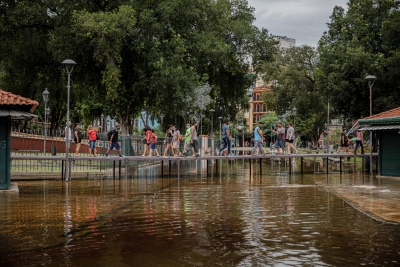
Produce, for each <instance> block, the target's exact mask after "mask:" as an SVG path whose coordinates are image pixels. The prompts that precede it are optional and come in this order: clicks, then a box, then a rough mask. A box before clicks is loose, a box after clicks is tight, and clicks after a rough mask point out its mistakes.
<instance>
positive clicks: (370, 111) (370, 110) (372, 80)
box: [365, 75, 376, 174]
mask: <svg viewBox="0 0 400 267" xmlns="http://www.w3.org/2000/svg"><path fill="white" fill-rule="evenodd" d="M365 80H368V87H369V116H372V86H374V82H375V80H376V77H375V76H373V75H368V76H367V77H365ZM369 141H370V143H371V144H370V147H369V150H370V151H369V153H370V155H369V172H370V173H371V174H372V131H371V130H370V131H369Z"/></svg>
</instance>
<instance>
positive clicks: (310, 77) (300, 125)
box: [263, 45, 327, 139]
mask: <svg viewBox="0 0 400 267" xmlns="http://www.w3.org/2000/svg"><path fill="white" fill-rule="evenodd" d="M318 62H319V56H318V53H317V51H316V49H314V48H313V47H310V46H306V45H304V46H300V47H293V48H289V49H282V50H280V51H279V53H277V54H276V55H275V57H274V59H273V61H271V62H267V63H265V64H264V65H263V69H264V71H265V74H266V77H267V79H269V80H271V81H272V82H273V86H272V89H271V91H270V92H267V93H266V94H265V95H264V102H265V103H266V106H267V108H268V109H269V110H271V109H272V110H275V111H276V112H277V114H280V115H282V118H283V119H284V120H285V121H283V122H289V120H290V121H292V122H293V121H294V120H295V121H296V123H295V126H296V133H298V134H299V133H301V134H304V135H310V136H311V137H312V139H314V138H317V129H318V127H320V128H322V126H323V125H324V123H325V122H326V110H327V108H326V105H327V101H325V100H324V99H323V95H322V94H321V90H320V88H319V84H318V80H317V73H318V71H319V70H318ZM293 107H296V108H297V116H296V118H294V117H293V115H292V113H291V110H292V109H293Z"/></svg>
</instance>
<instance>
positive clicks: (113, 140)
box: [104, 124, 124, 158]
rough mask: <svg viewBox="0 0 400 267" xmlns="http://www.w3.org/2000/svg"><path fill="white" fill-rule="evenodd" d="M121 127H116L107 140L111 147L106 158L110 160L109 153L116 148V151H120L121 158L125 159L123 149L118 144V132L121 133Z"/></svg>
mask: <svg viewBox="0 0 400 267" xmlns="http://www.w3.org/2000/svg"><path fill="white" fill-rule="evenodd" d="M119 129H120V127H119V125H118V124H117V125H115V129H114V130H112V131H110V132H109V133H108V134H107V138H108V143H109V144H110V146H109V147H108V149H107V152H106V153H105V154H104V156H106V157H107V158H108V152H110V150H113V149H114V148H115V150H117V151H118V155H119V157H120V158H123V157H124V155H122V154H121V147H120V145H119V143H118V132H119Z"/></svg>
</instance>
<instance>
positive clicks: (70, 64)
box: [61, 59, 76, 74]
mask: <svg viewBox="0 0 400 267" xmlns="http://www.w3.org/2000/svg"><path fill="white" fill-rule="evenodd" d="M61 64H63V65H65V68H66V69H67V72H68V74H71V72H72V70H73V69H74V66H75V65H76V62H75V61H73V60H72V59H66V60H64V61H63V62H61ZM68 66H72V67H71V70H69V68H68Z"/></svg>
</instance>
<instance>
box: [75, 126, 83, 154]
mask: <svg viewBox="0 0 400 267" xmlns="http://www.w3.org/2000/svg"><path fill="white" fill-rule="evenodd" d="M82 138H83V133H82V129H81V125H80V124H79V123H76V124H75V128H74V141H75V143H76V149H75V157H78V156H79V150H80V149H81V143H82Z"/></svg>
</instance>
